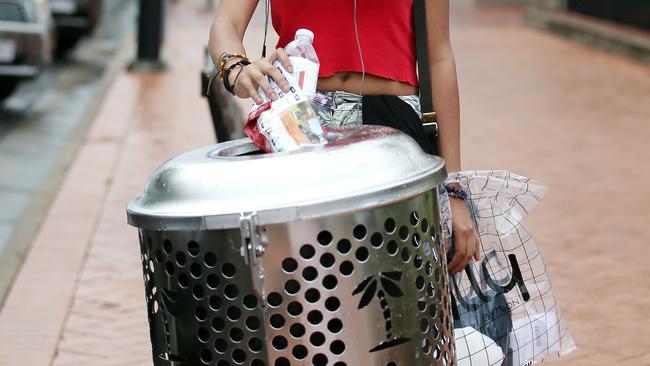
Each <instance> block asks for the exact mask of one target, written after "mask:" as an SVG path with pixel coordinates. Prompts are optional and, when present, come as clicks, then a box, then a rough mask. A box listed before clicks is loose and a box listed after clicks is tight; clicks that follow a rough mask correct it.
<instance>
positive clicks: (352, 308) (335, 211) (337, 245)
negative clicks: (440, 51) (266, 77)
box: [127, 126, 456, 366]
mask: <svg viewBox="0 0 650 366" xmlns="http://www.w3.org/2000/svg"><path fill="white" fill-rule="evenodd" d="M333 137H334V141H332V142H330V143H329V144H328V145H327V146H326V147H324V148H315V149H311V150H308V151H303V152H298V153H282V154H267V155H248V154H249V153H250V152H252V151H254V148H253V147H252V145H251V144H250V143H248V142H246V141H244V140H237V141H232V142H227V143H223V144H218V145H215V146H212V147H208V148H204V149H199V150H195V151H192V152H189V153H186V154H183V155H181V156H179V157H176V158H174V159H172V160H170V161H168V162H167V163H165V164H164V165H163V166H162V167H160V168H159V169H158V170H157V171H156V172H155V173H154V175H153V176H152V178H151V179H150V181H149V183H148V184H147V187H146V189H145V193H144V194H143V195H142V196H141V197H139V198H138V199H136V200H134V201H133V202H131V203H130V204H129V207H128V210H127V211H128V216H129V222H130V223H131V224H132V225H134V226H137V227H139V228H140V243H141V250H142V263H143V268H144V279H145V288H146V300H147V310H148V316H149V324H150V331H151V341H152V346H153V356H154V365H219V366H222V365H253V366H259V365H278V366H282V365H336V366H342V365H350V366H351V365H355V366H356V365H381V366H397V365H401V366H411V365H455V363H456V362H455V358H454V343H453V335H452V330H451V312H450V298H449V295H448V290H449V286H448V280H447V269H446V264H445V261H444V258H445V256H444V249H443V248H442V247H441V244H440V240H439V237H440V230H441V229H440V225H439V208H438V200H437V198H438V194H437V185H438V184H439V183H440V182H442V180H443V179H444V177H445V172H444V163H443V161H442V160H441V159H439V158H437V157H432V156H428V155H426V154H424V153H422V152H421V150H420V149H419V147H418V146H417V145H416V144H415V142H413V140H411V139H410V138H408V137H407V136H405V135H403V134H401V133H398V132H397V131H394V130H391V129H387V128H384V127H370V126H364V127H361V128H355V129H344V130H340V131H337V132H335V133H334V134H333Z"/></svg>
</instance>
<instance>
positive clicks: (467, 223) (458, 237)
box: [447, 197, 481, 274]
mask: <svg viewBox="0 0 650 366" xmlns="http://www.w3.org/2000/svg"><path fill="white" fill-rule="evenodd" d="M449 205H450V206H451V228H452V234H453V236H454V248H455V253H454V257H453V258H452V259H451V262H449V264H448V265H447V268H448V269H449V273H451V274H455V273H458V272H460V271H462V270H463V269H465V267H466V266H467V264H468V263H469V261H470V260H471V259H472V258H474V260H479V258H480V253H481V244H480V242H479V240H478V236H477V235H476V231H475V229H474V222H473V221H472V218H471V216H470V213H469V210H468V208H467V205H465V201H464V200H462V199H459V198H454V197H449Z"/></svg>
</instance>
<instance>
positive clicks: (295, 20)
mask: <svg viewBox="0 0 650 366" xmlns="http://www.w3.org/2000/svg"><path fill="white" fill-rule="evenodd" d="M412 3H413V0H356V1H355V0H327V1H322V2H321V1H304V0H272V1H271V14H272V16H273V26H274V28H275V30H276V31H277V33H278V34H279V35H280V41H279V43H278V48H276V50H275V51H273V52H271V53H270V54H269V55H268V56H267V57H266V58H264V59H261V60H255V61H253V60H250V61H249V60H248V59H246V58H245V56H244V54H245V50H244V47H243V45H242V40H243V37H244V32H245V31H246V28H247V26H248V23H249V22H250V19H251V17H252V15H253V12H254V11H255V8H256V7H257V4H258V0H222V1H221V2H220V4H219V8H218V12H217V16H216V18H215V20H214V22H213V24H212V28H211V31H210V43H209V46H210V52H211V55H212V57H213V59H214V60H219V59H221V60H223V61H224V64H223V65H222V66H223V68H224V69H229V71H230V72H229V73H227V78H226V80H225V83H226V85H228V86H229V89H230V90H231V91H233V92H234V94H236V95H237V96H238V97H240V98H252V99H253V100H254V101H255V102H256V103H260V102H261V101H262V99H261V98H260V96H259V95H258V87H259V88H261V89H262V90H263V91H264V93H265V94H266V95H267V96H268V97H270V98H271V99H272V100H275V99H277V95H275V94H274V93H273V91H272V89H271V86H270V84H269V82H268V79H267V76H270V77H271V78H273V80H274V81H275V82H276V83H277V84H278V85H279V86H280V87H281V88H282V89H283V90H284V91H285V92H286V91H288V83H287V82H286V80H284V78H283V77H282V76H281V74H280V73H279V71H278V70H277V69H276V68H275V67H273V66H272V63H273V62H274V61H276V60H279V61H280V62H281V63H282V64H283V65H284V67H285V68H286V69H287V70H288V71H289V72H292V67H291V63H290V61H289V59H288V57H287V55H286V53H285V52H284V50H283V49H282V47H284V46H285V45H286V44H287V43H288V42H290V41H291V40H293V36H294V34H295V32H296V30H297V29H299V28H307V29H310V30H312V31H313V32H314V33H315V39H314V47H315V49H316V53H317V54H318V57H319V59H320V62H321V69H320V72H319V79H318V84H317V89H318V91H319V92H320V93H321V94H320V95H319V98H317V99H319V100H320V103H321V104H322V108H319V109H320V110H319V111H318V112H319V115H320V116H321V119H322V120H323V122H324V124H325V125H330V126H341V125H350V124H359V123H360V122H361V118H362V117H361V116H360V115H361V111H362V110H363V114H364V115H371V114H373V113H374V112H376V113H384V112H383V111H384V110H386V111H388V110H394V109H395V108H399V107H400V106H399V105H397V104H395V103H401V104H402V106H401V107H402V108H403V107H404V105H406V106H409V107H410V108H412V109H413V111H414V112H416V113H419V112H420V111H419V100H418V99H417V95H418V82H417V75H416V71H415V69H416V67H415V65H416V61H415V60H416V55H415V45H414V36H413V35H414V31H413V19H412V5H413V4H412ZM425 3H426V13H427V15H428V19H427V32H428V34H427V36H428V52H429V60H430V71H431V83H432V94H433V105H435V106H436V107H437V110H436V112H437V118H438V125H439V141H438V147H439V155H440V156H442V157H443V158H444V159H445V162H446V166H447V170H448V171H449V172H456V171H459V170H460V111H459V109H460V108H459V98H458V83H457V80H456V66H455V61H454V56H453V53H452V50H451V44H450V40H449V0H426V1H425ZM224 55H225V56H226V57H224ZM242 60H243V61H242ZM360 94H363V95H364V96H379V95H381V96H389V97H392V99H391V98H381V99H377V102H373V106H372V109H370V110H367V108H366V107H368V105H366V106H363V105H362V104H361V102H362V98H361V96H360ZM364 100H365V99H364ZM373 101H374V99H373ZM400 101H401V102H400ZM381 103H384V104H385V105H381ZM401 111H403V109H401ZM413 111H411V113H412V112H413ZM402 114H403V113H398V114H397V115H395V116H394V117H395V118H403V116H402ZM408 123H419V122H418V121H417V118H416V119H415V121H413V120H412V119H411V121H410V122H408ZM447 186H448V187H450V188H448V189H451V190H452V191H453V190H454V189H460V186H459V185H458V184H457V183H455V182H448V184H447ZM452 193H453V192H452ZM453 196H455V197H453ZM461 196H462V195H454V194H452V197H451V198H450V206H451V211H452V227H453V236H454V240H455V254H454V257H453V258H452V260H451V261H450V263H449V265H448V267H449V271H450V272H451V273H457V272H459V271H462V270H463V269H464V268H465V266H466V265H467V263H468V262H469V261H470V260H471V259H472V258H474V259H476V260H478V259H479V252H480V248H479V243H478V239H477V237H476V234H475V231H474V226H473V223H472V220H471V217H470V214H469V212H468V209H467V207H466V205H465V203H464V202H463V198H462V197H461Z"/></svg>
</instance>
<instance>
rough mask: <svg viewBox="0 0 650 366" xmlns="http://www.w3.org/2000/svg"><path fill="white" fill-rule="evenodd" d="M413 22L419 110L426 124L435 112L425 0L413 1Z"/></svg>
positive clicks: (433, 117) (434, 117) (433, 116)
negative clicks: (418, 85)
mask: <svg viewBox="0 0 650 366" xmlns="http://www.w3.org/2000/svg"><path fill="white" fill-rule="evenodd" d="M413 20H414V23H415V27H414V31H415V53H416V56H417V62H418V79H419V83H420V108H421V110H422V122H423V123H425V124H427V123H433V122H435V121H436V112H435V111H434V109H433V100H432V93H431V73H430V72H429V53H428V49H429V47H428V43H427V15H426V7H425V0H413Z"/></svg>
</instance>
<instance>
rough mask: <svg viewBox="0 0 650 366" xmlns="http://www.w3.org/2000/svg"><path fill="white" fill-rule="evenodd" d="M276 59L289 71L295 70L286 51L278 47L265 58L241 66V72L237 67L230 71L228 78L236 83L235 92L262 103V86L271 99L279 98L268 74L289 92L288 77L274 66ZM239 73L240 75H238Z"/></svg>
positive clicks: (283, 89) (281, 87)
mask: <svg viewBox="0 0 650 366" xmlns="http://www.w3.org/2000/svg"><path fill="white" fill-rule="evenodd" d="M276 60H278V61H280V63H281V64H282V66H283V67H284V68H285V69H286V70H287V71H288V72H293V66H291V61H289V57H288V56H287V54H286V52H284V50H283V49H282V48H278V49H277V50H275V51H273V52H272V53H271V54H270V55H268V56H267V57H266V58H264V59H261V60H257V61H253V62H252V63H251V64H250V65H247V66H240V67H243V70H241V73H239V70H237V69H235V70H234V71H233V72H231V73H230V75H229V79H230V80H228V82H229V83H230V84H231V85H234V87H235V94H236V95H237V96H238V97H241V98H253V100H254V101H255V103H257V104H261V103H262V98H261V96H260V95H259V92H258V88H261V89H262V91H263V92H264V94H266V96H267V97H268V98H269V99H271V100H276V99H278V95H277V94H276V93H275V92H274V91H273V88H271V84H270V83H269V80H268V76H270V77H271V78H272V79H273V81H275V83H276V84H278V86H279V87H280V89H282V91H283V92H285V93H286V92H288V91H289V82H287V79H285V78H284V76H282V74H281V73H280V70H278V69H277V68H276V67H275V66H273V63H274V62H275V61H276ZM233 62H236V61H233ZM226 67H228V65H226ZM238 74H239V77H237V75H238ZM235 78H236V79H237V80H236V84H233V83H235Z"/></svg>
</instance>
